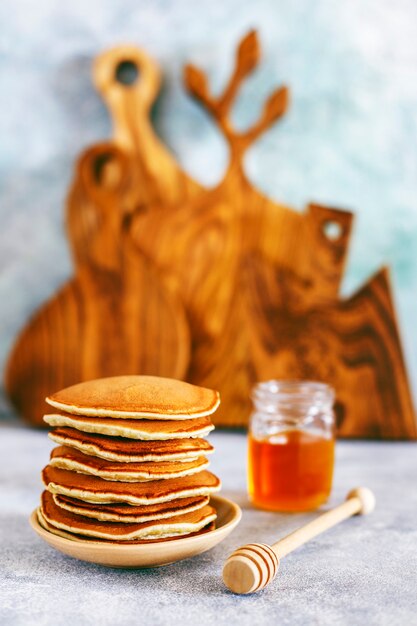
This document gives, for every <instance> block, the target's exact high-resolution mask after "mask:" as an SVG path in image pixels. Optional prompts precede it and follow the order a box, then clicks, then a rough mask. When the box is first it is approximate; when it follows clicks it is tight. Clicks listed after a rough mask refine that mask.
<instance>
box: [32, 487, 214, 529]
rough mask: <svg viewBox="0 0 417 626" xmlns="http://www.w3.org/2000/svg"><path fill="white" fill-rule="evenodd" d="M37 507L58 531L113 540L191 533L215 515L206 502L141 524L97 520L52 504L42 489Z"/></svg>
mask: <svg viewBox="0 0 417 626" xmlns="http://www.w3.org/2000/svg"><path fill="white" fill-rule="evenodd" d="M40 508H41V514H42V517H43V518H44V519H45V520H46V521H47V522H48V524H49V525H50V526H54V527H55V528H58V529H59V530H63V531H66V532H69V533H76V534H78V535H84V536H87V537H94V538H99V539H109V540H116V541H132V540H144V539H146V540H152V539H165V538H167V537H181V536H183V535H188V534H190V533H192V532H198V531H199V530H201V529H202V528H204V527H205V526H207V525H208V524H210V523H211V522H213V521H214V520H215V519H216V517H217V515H216V510H215V509H214V508H213V507H211V506H210V505H206V506H204V507H202V508H201V509H198V510H197V511H193V512H192V513H185V514H182V515H177V516H174V517H171V518H169V519H167V520H154V521H150V522H143V523H140V524H131V523H120V522H100V521H98V520H92V519H91V518H89V517H85V516H82V515H76V514H75V513H71V512H70V511H66V510H64V509H61V508H60V507H59V506H57V505H56V504H55V502H54V500H53V497H52V494H50V493H49V492H48V491H44V492H43V494H42V498H41V507H40Z"/></svg>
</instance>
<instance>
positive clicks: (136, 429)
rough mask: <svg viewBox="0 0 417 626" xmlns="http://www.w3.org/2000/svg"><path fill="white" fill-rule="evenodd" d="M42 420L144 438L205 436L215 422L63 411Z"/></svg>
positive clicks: (208, 419) (50, 423)
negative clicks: (82, 414)
mask: <svg viewBox="0 0 417 626" xmlns="http://www.w3.org/2000/svg"><path fill="white" fill-rule="evenodd" d="M43 420H44V422H46V423H47V424H49V425H50V426H70V427H71V428H75V429H77V430H81V431H83V432H87V433H99V434H101V435H110V436H112V437H127V438H128V439H142V440H145V441H149V440H151V441H154V440H167V439H184V438H187V437H204V436H205V435H207V434H208V433H209V432H210V431H212V430H213V428H214V426H213V424H212V423H211V420H210V417H197V418H196V419H188V420H170V421H164V420H128V419H124V420H118V419H112V418H106V417H95V418H91V417H82V416H79V415H78V416H77V415H69V414H64V413H54V414H52V415H45V416H44V418H43Z"/></svg>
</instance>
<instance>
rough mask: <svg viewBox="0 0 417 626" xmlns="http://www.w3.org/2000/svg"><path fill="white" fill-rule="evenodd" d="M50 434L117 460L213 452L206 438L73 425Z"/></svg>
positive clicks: (168, 458) (163, 458) (64, 442)
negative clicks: (150, 437)
mask: <svg viewBox="0 0 417 626" xmlns="http://www.w3.org/2000/svg"><path fill="white" fill-rule="evenodd" d="M49 437H50V438H51V439H52V441H55V443H59V444H62V445H68V446H71V447H72V448H76V449H77V450H81V452H84V454H91V455H92V456H98V457H100V458H102V459H107V460H108V461H118V462H119V463H123V462H127V463H147V462H149V461H151V462H152V461H163V462H165V461H181V460H190V459H193V458H197V457H198V456H201V455H206V454H210V453H211V452H213V446H212V445H211V444H210V443H209V442H208V441H206V440H205V439H198V438H195V437H189V438H187V439H168V440H167V441H161V440H159V441H140V440H132V439H126V438H124V437H107V436H106V435H98V434H91V433H83V432H81V431H79V430H76V429H75V428H55V429H54V430H52V431H51V432H50V433H49Z"/></svg>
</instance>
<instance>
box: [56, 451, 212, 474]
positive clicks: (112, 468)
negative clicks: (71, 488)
mask: <svg viewBox="0 0 417 626" xmlns="http://www.w3.org/2000/svg"><path fill="white" fill-rule="evenodd" d="M49 465H50V466H51V467H59V468H61V469H66V470H72V471H74V472H81V473H82V474H91V475H92V476H99V477H100V478H104V480H123V481H126V482H144V481H149V480H161V479H164V478H179V477H180V476H190V475H191V474H196V473H197V472H201V471H202V470H203V469H206V468H207V467H208V465H209V463H208V461H207V459H206V458H205V457H204V456H201V457H198V458H197V459H196V460H194V461H189V462H182V461H177V462H174V461H171V462H169V463H152V462H151V463H118V462H117V461H106V460H104V459H100V458H98V457H95V456H90V455H87V454H83V453H82V452H80V451H79V450H76V449H75V448H69V447H68V446H59V447H58V448H54V449H53V450H52V452H51V460H50V461H49Z"/></svg>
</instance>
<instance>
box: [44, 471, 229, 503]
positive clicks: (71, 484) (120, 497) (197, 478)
mask: <svg viewBox="0 0 417 626" xmlns="http://www.w3.org/2000/svg"><path fill="white" fill-rule="evenodd" d="M42 479H43V482H44V484H45V486H46V488H47V489H48V491H50V492H51V493H55V494H60V495H63V496H70V497H72V498H78V499H79V500H85V501H86V502H93V503H94V502H99V503H103V504H105V503H112V502H126V503H128V504H134V505H142V504H144V505H147V504H158V503H160V502H169V501H170V500H175V499H177V498H189V497H195V496H208V495H210V494H212V493H215V492H216V491H219V489H220V480H219V479H218V478H217V476H215V475H214V474H212V473H211V472H208V471H207V470H203V471H202V472H199V473H198V474H193V475H192V476H183V477H182V478H167V479H166V480H152V481H148V482H144V483H126V482H117V481H110V480H103V479H102V478H97V477H96V476H88V475H87V474H79V473H77V472H72V471H69V470H63V469H59V468H57V467H51V466H49V465H48V466H46V467H45V469H44V470H43V472H42Z"/></svg>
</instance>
